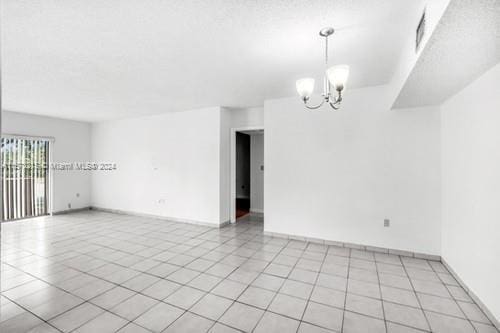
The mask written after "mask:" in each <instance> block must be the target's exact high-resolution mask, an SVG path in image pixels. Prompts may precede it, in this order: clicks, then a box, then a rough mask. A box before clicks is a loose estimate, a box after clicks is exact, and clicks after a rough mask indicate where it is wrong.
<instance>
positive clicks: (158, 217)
mask: <svg viewBox="0 0 500 333" xmlns="http://www.w3.org/2000/svg"><path fill="white" fill-rule="evenodd" d="M90 209H92V210H95V211H101V212H106V213H114V214H121V215H129V216H140V217H147V218H151V219H156V220H163V221H170V222H179V223H188V224H196V225H202V226H205V227H211V228H223V227H225V226H226V225H228V224H229V223H230V222H229V221H225V222H222V223H219V224H216V223H210V222H205V221H197V220H189V219H181V218H177V217H170V216H162V215H154V214H146V213H138V212H133V211H128V210H121V209H110V208H102V207H96V206H92V207H90Z"/></svg>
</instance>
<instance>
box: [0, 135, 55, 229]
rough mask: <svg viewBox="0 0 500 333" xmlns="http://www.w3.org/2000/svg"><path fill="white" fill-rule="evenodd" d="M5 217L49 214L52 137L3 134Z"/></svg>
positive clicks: (20, 217)
mask: <svg viewBox="0 0 500 333" xmlns="http://www.w3.org/2000/svg"><path fill="white" fill-rule="evenodd" d="M1 157H2V191H3V202H2V204H3V205H2V206H3V209H2V220H3V221H11V220H16V219H23V218H28V217H35V216H41V215H47V214H48V211H49V209H48V197H49V140H45V139H35V138H33V139H31V138H24V137H16V136H7V137H2V151H1Z"/></svg>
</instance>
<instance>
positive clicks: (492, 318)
mask: <svg viewBox="0 0 500 333" xmlns="http://www.w3.org/2000/svg"><path fill="white" fill-rule="evenodd" d="M441 262H442V263H443V265H444V266H445V267H446V269H448V271H449V272H450V274H451V275H453V277H454V278H455V280H457V282H458V283H459V284H460V286H461V287H462V288H463V289H464V290H465V292H466V293H467V294H468V295H469V296H470V298H472V300H473V301H474V302H475V303H476V304H477V306H479V308H480V309H481V311H483V313H484V314H485V316H486V317H488V319H489V320H490V321H491V322H492V323H493V325H495V327H496V328H497V330H499V331H500V321H499V320H498V319H497V318H495V316H494V315H493V314H492V313H491V311H490V310H489V309H488V307H487V306H486V305H485V304H484V303H483V302H482V301H481V300H480V299H479V297H478V296H477V295H476V294H475V293H474V292H473V291H472V290H471V289H470V288H469V287H468V286H467V285H466V284H465V282H464V281H463V280H462V279H461V278H460V277H459V276H458V274H457V272H455V270H454V269H453V268H452V267H451V266H450V265H449V264H448V263H447V262H446V260H445V259H444V258H441Z"/></svg>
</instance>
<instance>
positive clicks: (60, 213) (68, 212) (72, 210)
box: [52, 206, 92, 215]
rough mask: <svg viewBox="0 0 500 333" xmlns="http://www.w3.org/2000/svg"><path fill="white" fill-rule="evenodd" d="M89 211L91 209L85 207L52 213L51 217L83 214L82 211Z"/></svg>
mask: <svg viewBox="0 0 500 333" xmlns="http://www.w3.org/2000/svg"><path fill="white" fill-rule="evenodd" d="M90 209H92V208H91V207H89V206H87V207H82V208H72V209H65V210H58V211H57V212H52V215H63V214H71V213H77V212H83V211H86V210H90Z"/></svg>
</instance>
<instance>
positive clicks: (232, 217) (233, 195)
mask: <svg viewBox="0 0 500 333" xmlns="http://www.w3.org/2000/svg"><path fill="white" fill-rule="evenodd" d="M241 131H264V135H265V129H264V126H247V127H232V128H231V182H230V183H231V191H230V193H231V202H230V207H231V215H230V220H231V223H235V222H236V132H241Z"/></svg>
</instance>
